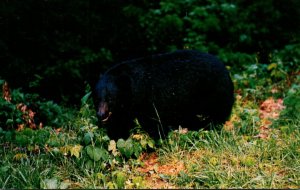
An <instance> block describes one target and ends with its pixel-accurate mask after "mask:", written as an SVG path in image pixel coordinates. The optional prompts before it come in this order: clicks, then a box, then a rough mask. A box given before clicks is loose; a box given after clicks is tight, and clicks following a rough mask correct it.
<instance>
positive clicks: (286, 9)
mask: <svg viewBox="0 0 300 190" xmlns="http://www.w3.org/2000/svg"><path fill="white" fill-rule="evenodd" d="M297 7H299V1H297V0H290V1H289V3H285V2H282V1H273V0H266V1H257V2H252V3H249V2H246V1H245V2H244V1H237V0H234V1H223V0H206V1H195V0H184V1H182V0H172V1H171V0H163V1H152V2H148V1H129V2H128V1H119V0H112V1H95V0H90V1H85V0H74V1H72V2H69V1H66V0H62V1H41V2H39V3H36V2H35V1H33V0H24V1H5V2H3V3H2V6H1V7H0V12H1V13H2V16H1V17H2V18H3V22H1V28H2V30H1V31H0V48H1V50H2V51H0V52H1V55H0V57H1V60H2V61H1V71H0V77H1V79H6V80H7V81H8V82H9V83H10V84H11V85H12V86H13V87H14V88H19V87H22V88H23V90H25V91H30V92H35V93H38V94H40V95H41V96H42V97H45V98H47V99H51V100H54V101H55V102H64V103H66V102H67V103H68V104H69V105H74V104H75V105H80V98H81V97H82V96H83V95H84V87H85V85H86V83H88V84H90V85H91V86H95V83H96V81H97V80H98V76H99V74H100V73H101V72H104V71H105V70H106V69H107V68H108V67H109V66H110V65H111V63H112V62H118V61H122V60H128V59H131V58H136V57H142V56H145V55H150V54H153V53H154V52H157V53H162V52H166V51H172V50H175V49H184V48H187V49H198V50H202V51H205V52H209V53H213V54H217V55H220V57H221V58H222V59H223V60H224V62H225V63H226V64H227V65H230V66H236V67H235V68H239V67H242V66H243V64H244V63H245V64H248V63H250V62H251V63H254V62H256V61H253V60H254V59H255V57H256V58H257V62H258V63H265V64H269V63H271V60H272V59H273V57H272V54H273V53H274V52H279V53H280V54H282V55H281V56H280V58H283V60H282V61H283V67H286V65H290V61H292V62H295V60H291V59H297V57H299V53H298V52H299V51H297V48H298V46H299V45H297V44H299V34H300V32H299V30H300V27H299V26H300V25H299V21H300V19H299V18H300V11H299V9H297ZM110 10H114V11H110ZM262 18H263V19H262ZM287 21H288V22H287ZM112 23H113V24H112ZM284 47H285V50H283V51H280V50H281V49H283V48H284ZM276 63H278V62H276ZM278 66H280V67H281V64H279V65H278ZM280 67H278V68H280ZM274 74H275V75H276V76H278V75H277V74H278V73H277V72H275V73H274ZM49 81H51V82H49Z"/></svg>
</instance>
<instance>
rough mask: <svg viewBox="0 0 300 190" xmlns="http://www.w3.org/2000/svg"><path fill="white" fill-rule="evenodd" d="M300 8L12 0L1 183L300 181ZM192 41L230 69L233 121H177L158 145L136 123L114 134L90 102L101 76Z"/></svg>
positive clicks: (4, 57) (7, 21)
mask: <svg viewBox="0 0 300 190" xmlns="http://www.w3.org/2000/svg"><path fill="white" fill-rule="evenodd" d="M298 7H299V1H297V0H291V1H289V2H288V3H283V2H280V1H278V2H277V1H272V0H266V1H257V2H251V3H249V2H247V1H221V0H206V1H195V0H185V1H179V0H172V1H171V0H163V1H155V2H154V1H153V2H149V1H135V2H133V1H130V2H125V1H116V0H112V1H93V0H90V1H83V0H74V1H72V2H71V1H70V2H67V1H40V2H35V1H33V0H24V1H5V2H3V3H2V6H0V12H1V13H2V15H1V21H2V22H1V23H0V26H1V29H2V30H0V49H1V50H2V51H1V53H0V57H1V63H0V64H1V70H0V85H1V86H2V87H3V88H2V93H0V94H1V97H0V109H1V112H0V145H1V146H0V147H1V148H0V155H1V160H0V188H3V189H6V188H18V189H24V188H30V189H33V188H61V189H65V188H71V189H73V188H98V189H104V188H138V189H140V188H158V189H160V188H299V187H300V180H299V179H300V176H299V174H300V171H299V165H300V163H299V160H300V159H299V156H300V152H299V150H300V143H299V142H300V131H299V125H300V123H299V121H300V118H299V117H300V116H299V113H300V110H299V107H300V105H299V102H300V100H299V97H300V94H299V92H300V90H299V89H300V78H299V73H300V68H299V57H300V50H299V47H300V46H299V34H300V33H299V29H300V28H299V26H300V25H299V21H300V20H299V18H300V16H299V15H300V12H299V9H298ZM110 10H114V11H110ZM297 15H298V16H297ZM262 18H264V19H262ZM291 18H293V19H291ZM287 21H289V22H287ZM184 48H187V49H198V50H202V51H206V52H210V53H213V54H217V55H218V56H219V57H220V59H221V60H222V61H223V62H224V63H225V64H226V66H227V68H228V69H229V71H230V73H231V76H232V79H233V81H234V86H235V95H236V101H235V106H234V109H233V111H232V116H231V118H230V120H229V121H228V122H227V123H226V124H225V125H224V126H223V128H222V129H221V130H218V131H217V130H209V131H205V130H199V131H188V130H186V129H182V128H181V127H179V129H178V130H176V131H173V132H171V133H169V135H168V136H167V139H165V140H160V141H159V142H154V141H153V140H152V139H151V138H150V137H149V136H148V135H147V134H146V133H145V132H144V131H143V130H142V127H143V126H140V124H139V122H138V120H136V121H135V126H133V127H134V130H132V131H131V133H132V134H131V136H130V137H129V138H128V139H118V140H117V141H114V140H111V139H110V138H109V137H108V136H107V134H106V131H105V128H102V126H101V124H99V122H98V119H97V117H96V112H95V109H94V103H93V99H92V95H93V94H92V93H91V91H92V89H93V88H91V87H90V86H92V87H93V86H94V84H95V82H96V81H97V78H98V74H99V72H104V71H105V70H106V69H107V68H108V67H109V66H110V65H111V63H112V62H115V61H121V60H125V59H130V58H135V57H140V56H144V55H149V54H152V53H154V52H164V51H172V50H175V49H184ZM4 79H7V81H8V84H9V85H11V87H12V88H10V87H8V86H7V84H6V83H5V81H4ZM19 87H22V88H19ZM84 87H86V88H84ZM24 92H26V93H24ZM44 98H47V99H44ZM57 102H63V103H68V105H71V106H68V107H66V106H62V105H66V104H58V103H57ZM282 102H283V104H282ZM76 106H77V107H76Z"/></svg>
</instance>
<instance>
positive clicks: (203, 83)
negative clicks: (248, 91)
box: [96, 50, 234, 139]
mask: <svg viewBox="0 0 300 190" xmlns="http://www.w3.org/2000/svg"><path fill="white" fill-rule="evenodd" d="M96 94H97V99H98V101H99V103H98V115H99V116H100V118H101V119H102V120H103V119H107V121H105V122H103V123H104V124H105V126H107V130H108V135H109V136H110V137H111V138H113V139H117V138H121V137H122V138H126V137H128V135H129V130H130V129H131V128H132V127H133V120H134V118H137V119H138V121H139V122H140V124H141V126H142V127H143V129H144V130H146V131H147V132H148V133H149V134H150V136H152V137H154V138H157V137H159V133H158V131H159V127H158V126H161V125H162V127H163V130H161V129H160V132H161V133H162V132H164V134H167V132H169V130H170V129H177V128H178V126H179V125H181V126H182V127H188V128H189V129H190V130H198V129H200V128H208V126H209V124H214V125H218V124H223V123H224V122H225V121H226V120H227V119H228V117H229V116H230V113H231V109H232V106H233V103H234V95H233V84H232V81H231V79H230V76H229V73H228V71H227V70H226V68H225V66H224V65H223V63H221V62H220V61H219V60H218V59H217V58H216V57H215V56H212V55H210V54H206V53H200V52H198V51H193V50H179V51H176V52H173V53H167V54H160V55H154V56H151V57H147V58H141V59H136V60H131V61H127V62H123V63H120V64H118V65H115V66H114V67H112V68H110V69H109V70H108V71H107V72H106V73H105V74H104V75H103V76H101V77H100V81H99V82H98V85H97V87H96ZM109 112H111V114H109Z"/></svg>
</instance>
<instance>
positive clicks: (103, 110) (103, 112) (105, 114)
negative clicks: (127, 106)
mask: <svg viewBox="0 0 300 190" xmlns="http://www.w3.org/2000/svg"><path fill="white" fill-rule="evenodd" d="M111 114H112V113H111V112H109V109H108V105H107V103H106V102H101V103H100V104H99V109H98V112H97V115H98V116H99V117H100V119H101V121H102V122H106V121H108V119H109V117H110V115H111Z"/></svg>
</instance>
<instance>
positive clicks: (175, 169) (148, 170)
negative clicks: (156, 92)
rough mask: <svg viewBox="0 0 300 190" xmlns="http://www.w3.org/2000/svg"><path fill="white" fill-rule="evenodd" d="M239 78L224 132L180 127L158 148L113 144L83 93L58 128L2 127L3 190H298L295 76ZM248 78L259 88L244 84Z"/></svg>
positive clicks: (136, 141) (140, 139) (139, 140)
mask: <svg viewBox="0 0 300 190" xmlns="http://www.w3.org/2000/svg"><path fill="white" fill-rule="evenodd" d="M241 76H242V75H241ZM241 76H234V77H233V78H234V81H235V86H236V89H237V90H236V102H235V106H234V109H233V112H232V116H231V119H230V120H229V121H228V122H227V123H226V124H225V125H224V127H223V128H222V129H221V130H219V131H215V130H211V131H202V130H200V131H187V130H186V129H181V128H180V129H179V130H177V131H174V132H173V133H171V134H169V136H168V139H166V140H164V141H162V142H160V143H156V144H155V145H154V143H153V141H152V140H151V139H149V138H147V136H145V135H142V134H139V135H135V136H132V137H131V138H130V140H126V141H125V140H123V141H118V142H114V141H110V140H109V138H108V137H107V136H105V133H103V132H102V131H101V130H99V129H98V128H97V126H96V118H95V117H94V115H95V113H94V110H93V109H91V105H90V104H89V98H88V96H86V97H84V98H83V105H82V108H81V109H80V111H79V113H77V114H75V113H74V112H68V111H65V113H68V114H69V116H65V115H64V117H65V118H67V119H66V120H65V122H62V124H61V125H60V127H56V128H53V127H51V126H48V127H47V126H44V127H43V128H42V129H39V130H31V129H25V130H20V131H7V130H3V129H2V128H0V143H1V148H0V155H1V160H0V188H62V189H64V188H299V187H300V127H299V126H300V120H299V118H300V117H299V112H298V111H299V104H300V102H299V101H298V100H299V92H300V91H299V89H300V88H299V86H300V82H299V81H300V78H299V74H297V76H296V77H294V79H293V81H292V82H290V81H288V80H281V81H280V82H278V83H270V82H268V81H267V80H265V79H261V80H258V79H257V76H256V75H250V74H249V75H247V77H249V80H248V79H247V80H244V79H245V78H247V77H244V78H243V77H241ZM251 77H252V80H257V81H256V84H257V85H255V86H251V84H248V83H245V82H249V81H250V82H251ZM236 78H238V80H237V79H236ZM289 83H292V84H293V85H291V84H289ZM267 84H269V85H267ZM283 98H284V101H283ZM46 107H47V108H50V107H51V108H53V109H54V107H55V106H53V105H51V104H49V105H48V104H47V105H46ZM55 109H58V108H57V107H55ZM49 110H50V109H49ZM51 113H52V112H51ZM59 114H61V115H63V112H59ZM53 121H54V119H53ZM56 122H58V121H56ZM53 125H55V123H53ZM18 126H19V127H20V126H22V125H18Z"/></svg>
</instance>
